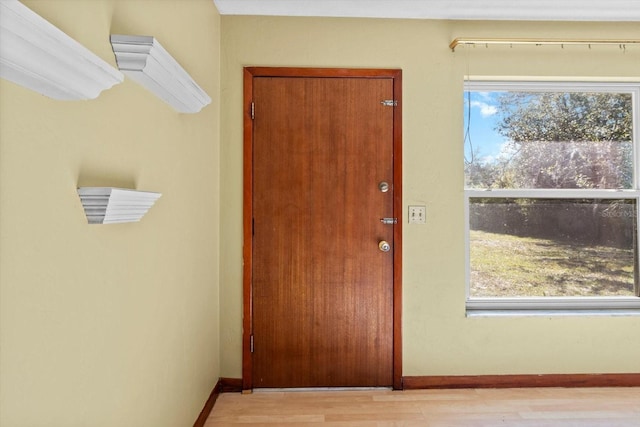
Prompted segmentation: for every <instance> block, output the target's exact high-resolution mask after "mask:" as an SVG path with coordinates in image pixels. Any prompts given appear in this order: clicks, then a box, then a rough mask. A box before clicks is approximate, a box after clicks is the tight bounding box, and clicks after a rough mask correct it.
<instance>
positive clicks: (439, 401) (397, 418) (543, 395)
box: [205, 388, 640, 427]
mask: <svg viewBox="0 0 640 427" xmlns="http://www.w3.org/2000/svg"><path fill="white" fill-rule="evenodd" d="M222 426H245V427H248V426H253V427H258V426H266V427H268V426H271V427H273V426H285V427H294V426H313V427H322V426H332V427H369V426H371V427H373V426H376V427H392V426H393V427H415V426H428V427H497V426H509V427H640V388H572V389H563V388H523V389H464V390H411V391H391V390H368V391H286V392H284V391H269V392H255V393H253V394H244V395H243V394H239V393H225V394H222V395H221V396H220V397H219V398H218V400H217V402H216V404H215V406H214V408H213V411H212V412H211V415H210V416H209V418H208V420H207V422H206V424H205V427H222Z"/></svg>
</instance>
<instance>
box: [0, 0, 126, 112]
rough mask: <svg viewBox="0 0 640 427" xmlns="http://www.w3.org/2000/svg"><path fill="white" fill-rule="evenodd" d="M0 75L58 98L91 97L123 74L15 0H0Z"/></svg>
mask: <svg viewBox="0 0 640 427" xmlns="http://www.w3.org/2000/svg"><path fill="white" fill-rule="evenodd" d="M0 77H2V78H4V79H7V80H10V81H12V82H14V83H16V84H18V85H20V86H24V87H26V88H28V89H31V90H34V91H36V92H38V93H41V94H43V95H45V96H48V97H50V98H54V99H61V100H76V99H93V98H97V97H98V95H100V92H102V91H103V90H105V89H109V88H111V87H112V86H114V85H116V84H118V83H121V82H122V81H123V80H124V76H123V75H122V73H121V72H120V71H118V70H116V69H115V68H114V67H112V66H111V65H109V64H108V63H107V62H105V61H103V60H102V59H101V58H99V57H98V56H96V55H95V54H94V53H92V52H91V51H89V50H88V49H87V48H85V47H84V46H82V45H81V44H80V43H78V42H77V41H75V40H74V39H72V38H71V37H69V36H68V35H66V34H65V33H64V32H62V31H61V30H60V29H59V28H57V27H56V26H54V25H53V24H51V23H50V22H49V21H47V20H45V19H44V18H42V17H41V16H40V15H38V14H37V13H35V12H34V11H32V10H31V9H29V8H28V7H26V6H25V5H23V4H22V3H20V2H19V1H18V0H1V1H0Z"/></svg>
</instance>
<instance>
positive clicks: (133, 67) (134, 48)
mask: <svg viewBox="0 0 640 427" xmlns="http://www.w3.org/2000/svg"><path fill="white" fill-rule="evenodd" d="M111 46H112V47H113V53H114V54H115V55H116V62H117V63H118V68H119V69H120V71H122V72H123V73H125V74H126V75H127V76H128V77H131V78H132V79H133V80H134V81H136V82H138V83H139V84H141V85H142V86H144V87H145V88H147V89H148V90H150V91H151V92H153V93H154V94H156V95H157V96H158V97H159V98H161V99H162V100H163V101H165V102H166V103H168V104H169V105H171V106H172V107H173V108H174V109H176V110H177V111H179V112H181V113H197V112H199V111H200V110H201V109H202V108H203V107H205V106H206V105H208V104H209V103H211V98H209V95H207V93H206V92H205V91H204V90H202V88H200V86H198V85H197V84H196V82H195V81H193V79H192V78H191V76H190V75H189V73H187V72H186V71H185V70H184V69H183V68H182V67H181V66H180V64H178V62H177V61H176V60H175V59H174V58H173V57H172V56H171V54H169V52H167V51H166V50H165V49H164V48H163V47H162V45H161V44H160V43H159V42H158V40H156V39H155V38H154V37H150V36H127V35H111Z"/></svg>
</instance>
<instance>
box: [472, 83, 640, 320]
mask: <svg viewBox="0 0 640 427" xmlns="http://www.w3.org/2000/svg"><path fill="white" fill-rule="evenodd" d="M464 95H465V102H464V107H465V127H464V141H465V148H464V170H465V209H466V224H467V225H466V227H467V310H468V312H471V313H472V314H473V312H474V311H483V310H507V311H509V310H511V311H513V310H516V311H523V310H524V311H527V310H544V311H546V310H552V311H572V312H575V311H576V310H578V311H580V310H582V311H585V310H586V311H590V312H594V311H600V312H616V311H617V312H620V313H631V312H635V311H636V310H640V298H639V296H640V288H639V280H638V275H639V274H638V273H639V272H638V270H639V268H638V224H637V218H638V212H639V209H640V203H638V200H639V199H640V181H639V180H640V172H639V170H638V169H639V163H640V162H638V152H639V151H640V150H638V145H639V143H638V130H637V127H638V123H639V122H640V119H639V118H638V114H639V110H640V108H638V103H639V102H640V101H639V98H640V84H622V83H567V82H486V81H470V82H466V84H465V93H464Z"/></svg>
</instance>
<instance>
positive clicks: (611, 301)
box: [466, 297, 640, 317]
mask: <svg viewBox="0 0 640 427" xmlns="http://www.w3.org/2000/svg"><path fill="white" fill-rule="evenodd" d="M466 313H467V317H516V316H537V317H540V316H542V317H549V316H639V315H640V298H638V297H581V298H580V297H578V298H575V297H546V298H471V299H468V300H467V303H466Z"/></svg>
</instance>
